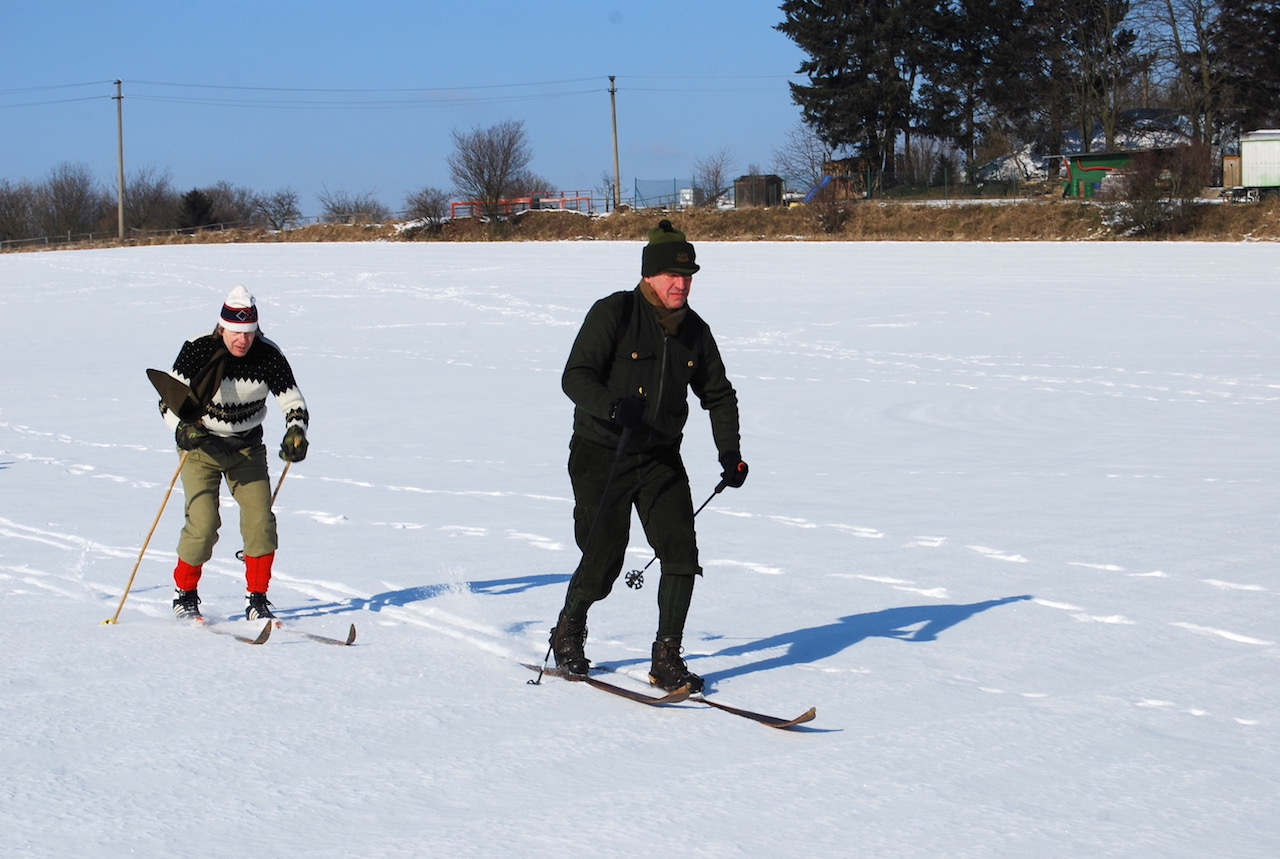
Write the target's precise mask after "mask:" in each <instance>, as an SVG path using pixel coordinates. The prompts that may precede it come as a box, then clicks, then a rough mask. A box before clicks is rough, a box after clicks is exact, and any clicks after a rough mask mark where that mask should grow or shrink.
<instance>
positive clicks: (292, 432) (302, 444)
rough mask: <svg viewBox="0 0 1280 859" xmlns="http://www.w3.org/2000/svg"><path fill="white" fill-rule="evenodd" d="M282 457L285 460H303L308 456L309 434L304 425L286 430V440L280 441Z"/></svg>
mask: <svg viewBox="0 0 1280 859" xmlns="http://www.w3.org/2000/svg"><path fill="white" fill-rule="evenodd" d="M280 458H281V459H283V460H284V461H285V462H302V460H304V459H306V458H307V434H306V433H305V432H304V431H303V429H302V427H300V426H292V427H289V429H287V430H285V434H284V440H283V441H281V442H280Z"/></svg>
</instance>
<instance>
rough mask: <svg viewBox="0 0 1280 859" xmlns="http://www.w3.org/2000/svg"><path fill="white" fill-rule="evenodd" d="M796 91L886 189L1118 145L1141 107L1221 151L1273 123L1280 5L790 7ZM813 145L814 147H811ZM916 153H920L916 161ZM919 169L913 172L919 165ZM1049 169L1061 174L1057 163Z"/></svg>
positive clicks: (821, 127) (1053, 0)
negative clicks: (940, 164)
mask: <svg viewBox="0 0 1280 859" xmlns="http://www.w3.org/2000/svg"><path fill="white" fill-rule="evenodd" d="M780 9H781V11H782V13H783V15H784V20H783V21H782V22H781V23H779V24H778V25H777V29H778V30H779V31H781V32H782V33H784V34H785V35H786V36H788V37H789V38H790V39H791V40H792V41H794V42H795V43H796V45H797V46H798V47H800V48H801V49H802V50H803V51H804V52H805V54H806V55H807V57H808V59H806V60H804V61H803V62H802V64H801V66H800V69H799V70H798V71H799V73H800V74H803V75H805V76H806V77H807V82H806V83H793V84H791V85H790V86H791V92H792V99H793V100H794V101H795V103H796V104H797V105H799V106H800V108H801V111H802V115H803V121H804V125H805V127H806V129H807V130H808V131H811V132H812V133H813V134H814V135H816V137H817V138H818V140H819V141H820V142H821V144H823V145H824V146H825V147H826V148H827V150H828V153H831V152H834V153H850V154H852V155H853V156H855V157H857V158H860V159H862V160H863V161H864V162H865V163H866V164H867V165H868V166H869V169H871V170H873V171H874V172H875V173H876V174H877V175H878V177H880V179H881V180H882V181H883V182H885V183H896V182H898V181H900V180H902V179H904V178H905V177H904V176H902V175H899V174H903V173H906V172H912V171H914V172H920V171H923V172H924V174H925V175H926V177H927V176H928V174H929V172H930V171H931V169H933V167H934V166H935V165H936V163H937V161H938V159H946V158H951V159H953V161H954V163H955V166H961V165H963V166H964V167H966V168H967V169H969V170H972V169H973V168H974V167H976V166H978V165H980V164H982V163H984V162H985V161H987V160H990V158H991V157H993V156H994V155H1000V154H1005V153H1008V152H1012V151H1014V150H1015V149H1017V148H1018V147H1020V146H1024V145H1025V146H1030V147H1031V148H1032V149H1033V150H1034V151H1036V152H1037V153H1039V154H1041V155H1043V156H1052V155H1056V154H1060V153H1062V152H1063V151H1064V148H1065V143H1066V141H1067V138H1068V135H1069V133H1070V132H1076V133H1078V135H1079V138H1080V140H1081V141H1082V145H1083V147H1084V148H1085V151H1089V150H1090V147H1092V146H1093V145H1094V143H1093V140H1094V138H1095V133H1096V132H1100V137H1101V142H1102V146H1103V147H1105V148H1106V149H1112V148H1115V146H1116V141H1117V138H1118V137H1119V136H1120V135H1121V134H1122V132H1124V131H1125V130H1126V129H1125V128H1124V123H1123V120H1124V117H1125V116H1126V115H1129V113H1130V112H1131V111H1132V110H1133V109H1135V108H1160V109H1162V110H1163V111H1165V112H1167V113H1168V114H1170V115H1174V116H1178V117H1181V118H1183V121H1184V122H1185V124H1186V128H1187V131H1186V136H1187V138H1188V140H1189V142H1192V143H1202V144H1208V145H1212V146H1218V147H1222V146H1224V145H1228V144H1230V142H1231V141H1233V140H1234V139H1236V138H1237V137H1238V136H1239V134H1240V133H1241V132H1243V131H1249V130H1252V129H1256V128H1265V127H1274V126H1276V125H1280V52H1277V51H1276V45H1278V44H1280V4H1277V3H1275V2H1257V0H942V2H938V0H785V2H783V3H782V4H781V6H780ZM810 145H812V144H810ZM922 153H923V155H924V157H923V158H922V157H921V155H922ZM922 160H923V161H925V162H926V163H924V164H921V163H920V162H921V161H922ZM1050 166H1051V170H1054V169H1056V163H1054V162H1050Z"/></svg>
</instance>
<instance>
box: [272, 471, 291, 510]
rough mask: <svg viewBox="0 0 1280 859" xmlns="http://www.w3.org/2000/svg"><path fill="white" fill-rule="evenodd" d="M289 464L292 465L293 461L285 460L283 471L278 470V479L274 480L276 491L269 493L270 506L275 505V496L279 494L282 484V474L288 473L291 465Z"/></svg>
mask: <svg viewBox="0 0 1280 859" xmlns="http://www.w3.org/2000/svg"><path fill="white" fill-rule="evenodd" d="M291 465H293V462H292V461H290V462H286V463H285V464H284V471H281V472H280V479H279V480H277V481H276V491H275V492H272V493H271V506H272V507H275V506H276V496H277V495H279V494H280V487H281V486H284V476H285V475H286V474H288V473H289V466H291Z"/></svg>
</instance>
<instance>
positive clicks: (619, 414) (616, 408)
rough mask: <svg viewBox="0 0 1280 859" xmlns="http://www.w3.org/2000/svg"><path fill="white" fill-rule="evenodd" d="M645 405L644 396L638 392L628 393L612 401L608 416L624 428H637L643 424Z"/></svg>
mask: <svg viewBox="0 0 1280 859" xmlns="http://www.w3.org/2000/svg"><path fill="white" fill-rule="evenodd" d="M645 405H646V403H645V399H644V397H642V396H640V395H639V394H628V395H627V396H625V397H623V398H622V399H620V400H615V401H614V403H613V408H611V409H610V410H609V417H610V418H611V419H612V420H613V422H614V423H616V424H619V425H621V426H623V427H625V428H626V429H639V428H640V427H642V426H644V407H645Z"/></svg>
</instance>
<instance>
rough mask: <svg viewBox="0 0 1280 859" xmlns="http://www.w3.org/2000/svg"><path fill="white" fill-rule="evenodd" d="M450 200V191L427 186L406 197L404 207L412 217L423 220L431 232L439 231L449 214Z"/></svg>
mask: <svg viewBox="0 0 1280 859" xmlns="http://www.w3.org/2000/svg"><path fill="white" fill-rule="evenodd" d="M450 202H451V198H450V195H449V192H448V191H442V190H441V189H439V188H431V187H426V188H419V189H418V190H417V191H414V192H413V193H411V194H410V195H409V196H407V197H405V198H404V207H405V210H406V212H407V214H408V215H409V217H410V218H416V219H417V220H419V221H422V222H423V226H424V227H426V228H427V229H428V230H430V231H431V232H438V231H439V230H440V227H441V226H442V225H443V224H444V220H445V218H446V217H447V216H448V214H449V203H450Z"/></svg>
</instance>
